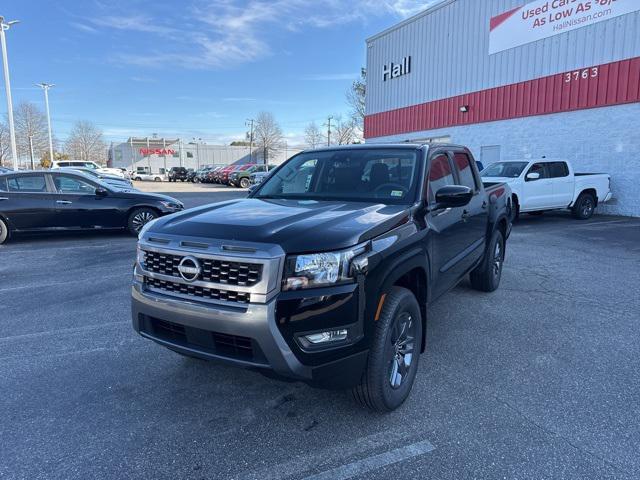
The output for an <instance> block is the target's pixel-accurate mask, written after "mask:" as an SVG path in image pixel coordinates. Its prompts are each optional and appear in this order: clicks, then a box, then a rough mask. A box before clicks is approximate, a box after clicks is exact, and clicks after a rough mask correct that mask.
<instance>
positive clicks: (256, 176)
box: [249, 172, 270, 186]
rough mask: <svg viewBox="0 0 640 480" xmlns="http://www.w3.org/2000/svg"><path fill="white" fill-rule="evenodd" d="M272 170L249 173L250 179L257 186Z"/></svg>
mask: <svg viewBox="0 0 640 480" xmlns="http://www.w3.org/2000/svg"><path fill="white" fill-rule="evenodd" d="M269 173H270V172H255V173H252V174H251V175H249V181H250V182H251V185H253V186H257V185H260V184H261V183H262V182H263V181H264V179H265V178H267V176H268V175H269Z"/></svg>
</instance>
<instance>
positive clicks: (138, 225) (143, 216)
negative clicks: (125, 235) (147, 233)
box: [127, 208, 158, 236]
mask: <svg viewBox="0 0 640 480" xmlns="http://www.w3.org/2000/svg"><path fill="white" fill-rule="evenodd" d="M156 218H158V212H156V211H155V210H153V209H151V208H136V209H135V210H134V211H133V212H131V214H129V221H128V222H127V227H128V228H129V232H131V234H132V235H136V236H137V235H138V234H139V233H140V230H142V227H144V226H145V225H146V224H147V223H149V222H150V221H151V220H154V219H156Z"/></svg>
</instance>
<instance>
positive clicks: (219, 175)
mask: <svg viewBox="0 0 640 480" xmlns="http://www.w3.org/2000/svg"><path fill="white" fill-rule="evenodd" d="M236 168H238V166H237V165H225V166H224V167H220V168H217V169H215V170H214V171H213V175H212V179H213V182H214V183H222V184H224V183H226V181H227V179H228V178H229V173H231V172H232V171H233V170H235V169H236Z"/></svg>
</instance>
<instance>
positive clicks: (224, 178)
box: [218, 163, 255, 185]
mask: <svg viewBox="0 0 640 480" xmlns="http://www.w3.org/2000/svg"><path fill="white" fill-rule="evenodd" d="M251 167H255V163H245V164H244V165H234V166H233V168H231V169H224V170H222V171H221V172H220V177H219V180H218V183H222V184H223V185H231V183H230V182H229V176H230V175H231V174H232V173H233V172H242V171H244V170H249V169H250V168H251Z"/></svg>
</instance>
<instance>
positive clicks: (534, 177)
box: [527, 172, 540, 181]
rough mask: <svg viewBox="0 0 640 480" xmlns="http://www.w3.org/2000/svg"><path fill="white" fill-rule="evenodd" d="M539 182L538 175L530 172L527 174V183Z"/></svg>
mask: <svg viewBox="0 0 640 480" xmlns="http://www.w3.org/2000/svg"><path fill="white" fill-rule="evenodd" d="M533 180H540V174H539V173H535V172H531V173H527V181H533Z"/></svg>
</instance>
